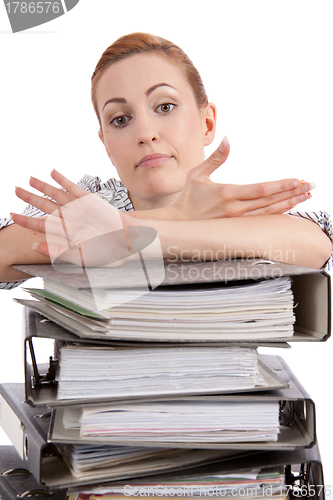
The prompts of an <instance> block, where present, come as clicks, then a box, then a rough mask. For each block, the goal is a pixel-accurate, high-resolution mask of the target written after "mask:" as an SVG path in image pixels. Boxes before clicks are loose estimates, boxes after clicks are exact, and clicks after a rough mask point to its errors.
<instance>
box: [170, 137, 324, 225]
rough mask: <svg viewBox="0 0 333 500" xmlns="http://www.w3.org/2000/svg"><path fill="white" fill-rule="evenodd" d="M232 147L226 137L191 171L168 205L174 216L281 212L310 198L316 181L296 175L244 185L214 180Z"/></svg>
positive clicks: (226, 215) (215, 215) (198, 217)
mask: <svg viewBox="0 0 333 500" xmlns="http://www.w3.org/2000/svg"><path fill="white" fill-rule="evenodd" d="M229 150H230V146H229V142H228V140H227V138H224V139H223V141H222V143H221V145H220V146H219V148H218V149H217V150H216V151H215V152H214V153H213V154H212V155H211V156H210V157H209V158H208V159H207V160H205V161H204V162H203V163H201V165H199V166H198V167H195V168H193V169H192V170H190V171H189V172H188V174H187V178H186V182H185V185H184V187H183V189H182V191H181V193H180V195H179V197H178V198H177V200H176V202H175V203H174V204H173V205H172V206H171V207H169V208H170V212H171V217H172V218H173V219H175V220H202V219H215V218H224V217H240V216H245V215H273V214H282V213H284V212H286V211H287V210H290V209H291V208H293V207H295V206H296V205H298V204H299V203H302V202H303V201H306V200H307V199H308V198H311V195H310V193H309V192H310V190H311V189H313V188H314V187H315V186H314V184H310V183H309V182H304V181H300V180H299V179H295V178H292V179H283V180H279V181H270V182H261V183H257V184H245V185H238V184H220V183H216V182H213V181H212V180H211V179H210V175H211V174H212V173H213V172H214V171H215V170H216V169H217V168H218V167H220V166H221V165H222V164H223V163H224V162H225V161H226V159H227V157H228V155H229Z"/></svg>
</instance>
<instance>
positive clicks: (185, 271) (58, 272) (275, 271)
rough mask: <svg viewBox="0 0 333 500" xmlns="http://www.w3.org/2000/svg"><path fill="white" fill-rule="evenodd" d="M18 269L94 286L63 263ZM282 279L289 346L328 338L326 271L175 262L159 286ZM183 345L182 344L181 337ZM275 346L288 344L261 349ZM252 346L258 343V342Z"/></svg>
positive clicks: (115, 282)
mask: <svg viewBox="0 0 333 500" xmlns="http://www.w3.org/2000/svg"><path fill="white" fill-rule="evenodd" d="M128 265H130V264H128ZM15 268H16V269H19V270H20V271H23V272H26V273H28V274H31V275H33V276H40V277H42V278H47V279H50V280H53V281H55V282H58V283H63V284H65V285H69V286H71V287H74V288H77V289H84V288H89V287H90V282H89V279H88V277H87V274H86V273H85V272H78V269H79V270H80V271H83V270H82V269H80V268H76V267H75V266H72V265H67V264H64V265H63V266H62V267H59V266H57V268H56V269H53V267H52V266H51V265H24V266H15ZM134 269H135V268H134ZM152 272H153V270H152ZM89 273H93V274H94V276H95V279H94V286H97V285H98V286H100V287H108V288H119V283H121V286H122V287H126V286H127V287H132V288H133V287H140V286H143V285H146V283H142V281H141V278H140V276H141V275H140V276H136V275H135V273H134V272H133V273H132V274H131V273H130V272H129V271H128V270H127V275H131V282H130V283H123V280H122V276H123V271H122V268H121V267H118V268H96V269H89ZM282 276H291V277H292V290H293V294H294V298H295V304H296V305H297V307H296V308H295V315H296V323H295V326H294V335H293V337H291V338H288V342H299V341H325V340H327V338H328V337H329V336H330V334H331V287H330V275H329V274H327V273H326V272H325V271H322V270H318V269H310V268H306V267H300V266H293V265H290V264H281V263H274V262H271V261H263V260H260V259H253V260H249V259H246V260H242V259H234V260H230V261H214V262H197V263H195V264H193V263H191V262H183V263H176V262H175V263H169V264H168V263H166V264H165V278H164V281H163V283H162V284H161V285H160V286H161V287H163V286H170V285H174V286H177V285H195V284H200V283H206V284H213V285H214V286H218V283H223V284H224V283H228V282H235V281H240V280H241V281H244V282H251V281H253V280H260V279H268V278H276V277H282ZM96 284H97V285H96ZM17 301H18V302H19V303H21V304H23V305H26V306H28V307H30V308H33V309H34V310H36V311H37V312H39V313H40V314H42V315H44V316H45V317H47V318H49V319H51V320H52V321H54V322H56V323H58V324H59V325H60V326H62V327H64V328H66V329H68V330H70V331H71V332H72V333H74V334H76V335H78V336H80V337H94V338H101V339H103V338H104V339H105V337H106V335H105V334H98V333H96V332H95V333H94V332H92V331H91V330H90V331H89V329H85V328H84V327H83V326H82V324H79V323H77V322H76V321H75V320H73V319H70V318H68V317H66V316H65V315H64V314H62V313H61V312H59V311H56V310H55V309H54V308H53V307H51V306H50V305H49V304H48V303H47V302H42V301H32V300H28V299H17ZM108 338H109V339H110V338H111V337H110V335H108ZM112 339H113V340H133V339H131V338H129V337H127V338H126V339H124V338H119V336H118V337H117V335H116V334H114V335H113V336H112ZM143 340H148V341H152V340H155V341H158V338H155V339H152V338H148V337H147V338H146V339H143ZM179 341H180V342H181V339H180V340H179ZM230 342H233V343H235V342H234V340H233V339H232V338H230ZM274 342H278V343H281V342H282V343H285V339H281V338H271V339H269V341H268V344H267V341H266V342H265V341H261V340H260V345H265V344H267V345H271V344H272V343H274ZM254 343H258V341H255V342H254Z"/></svg>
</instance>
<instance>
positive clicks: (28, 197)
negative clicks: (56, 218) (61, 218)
mask: <svg viewBox="0 0 333 500" xmlns="http://www.w3.org/2000/svg"><path fill="white" fill-rule="evenodd" d="M15 194H16V196H17V197H18V198H20V199H21V200H23V201H25V202H26V203H29V205H33V206H34V207H36V208H38V209H39V210H41V211H42V212H44V213H46V214H50V213H52V212H54V211H55V210H58V208H59V206H60V205H59V204H58V203H56V202H54V201H52V200H49V199H48V198H45V197H44V196H38V195H37V194H33V193H30V191H26V190H25V189H23V188H20V187H16V188H15Z"/></svg>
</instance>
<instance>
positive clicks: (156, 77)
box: [96, 53, 191, 107]
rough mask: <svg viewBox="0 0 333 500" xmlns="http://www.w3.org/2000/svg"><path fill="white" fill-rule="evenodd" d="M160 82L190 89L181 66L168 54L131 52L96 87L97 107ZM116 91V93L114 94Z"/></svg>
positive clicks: (109, 69)
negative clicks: (109, 99)
mask: <svg viewBox="0 0 333 500" xmlns="http://www.w3.org/2000/svg"><path fill="white" fill-rule="evenodd" d="M161 83H166V84H167V85H170V86H171V87H174V88H175V89H176V90H178V91H184V90H185V89H186V90H189V91H191V87H190V85H189V83H188V82H187V79H186V77H185V75H184V73H183V71H182V69H181V68H180V67H179V66H178V65H177V64H175V63H173V62H172V61H171V60H170V59H168V58H167V57H164V56H162V55H159V54H156V53H147V54H135V55H131V56H129V57H127V58H126V59H123V60H121V61H117V62H115V63H113V64H111V65H110V66H109V67H108V68H107V69H106V70H105V71H104V73H103V75H102V76H101V78H100V81H99V82H98V85H97V89H96V96H97V102H98V104H99V105H98V107H100V106H101V104H102V101H103V99H105V98H110V97H120V96H121V94H122V95H124V96H125V94H127V95H128V96H131V95H133V96H134V95H136V94H138V93H145V92H146V91H147V90H148V89H150V88H151V87H152V86H155V85H158V84H161ZM113 93H115V94H117V96H116V95H115V96H113V95H111V94H113ZM125 97H126V96H125Z"/></svg>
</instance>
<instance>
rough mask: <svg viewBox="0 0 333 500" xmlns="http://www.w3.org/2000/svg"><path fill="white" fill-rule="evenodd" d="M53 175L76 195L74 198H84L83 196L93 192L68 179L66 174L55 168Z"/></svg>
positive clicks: (70, 192)
mask: <svg viewBox="0 0 333 500" xmlns="http://www.w3.org/2000/svg"><path fill="white" fill-rule="evenodd" d="M51 177H52V179H54V180H55V181H56V182H57V183H58V184H60V186H62V187H63V188H64V189H65V191H67V192H68V193H69V194H71V195H72V196H74V198H82V196H87V195H89V194H91V193H89V192H88V191H85V190H84V189H82V188H80V187H79V186H78V185H77V184H74V182H72V181H70V180H69V179H67V178H66V177H65V176H64V175H62V174H60V172H58V171H57V170H55V169H53V170H52V172H51Z"/></svg>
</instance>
